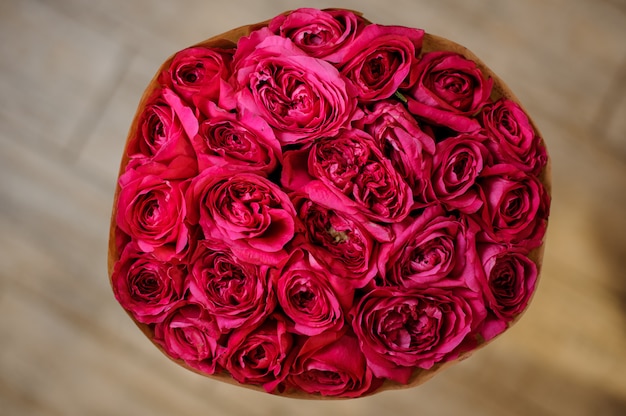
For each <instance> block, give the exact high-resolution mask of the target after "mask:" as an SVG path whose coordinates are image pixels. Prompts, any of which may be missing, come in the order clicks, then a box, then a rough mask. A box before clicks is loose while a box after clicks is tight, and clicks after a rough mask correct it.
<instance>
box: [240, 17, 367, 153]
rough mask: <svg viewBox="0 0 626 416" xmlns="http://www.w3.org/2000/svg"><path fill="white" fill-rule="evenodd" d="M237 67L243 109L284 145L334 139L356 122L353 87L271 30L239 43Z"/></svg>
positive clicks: (326, 66) (324, 64)
mask: <svg viewBox="0 0 626 416" xmlns="http://www.w3.org/2000/svg"><path fill="white" fill-rule="evenodd" d="M235 67H236V74H235V75H236V83H237V86H238V89H239V91H238V92H237V97H236V98H237V101H238V104H239V106H240V107H241V108H244V109H246V110H249V111H251V112H253V113H255V114H258V115H259V116H261V117H262V118H263V119H265V120H266V121H267V122H268V124H269V125H270V126H272V128H273V129H274V132H275V133H276V137H278V140H280V142H281V144H283V145H288V144H292V143H305V142H310V141H311V140H314V139H316V138H318V137H321V136H323V135H324V136H325V135H334V134H336V133H337V132H338V131H339V130H340V129H341V128H343V127H344V126H345V125H346V124H347V123H348V121H349V120H350V119H352V115H353V113H354V111H355V108H356V99H355V98H354V92H353V86H352V85H351V84H350V83H349V82H346V80H345V79H344V78H343V77H342V76H341V75H340V74H339V72H338V71H337V69H336V68H335V67H334V66H332V65H331V64H330V63H328V62H325V61H322V60H320V59H316V58H312V57H310V56H308V55H306V54H305V53H304V52H302V51H301V50H299V49H298V48H297V47H296V46H295V45H294V44H293V43H292V42H291V41H290V40H289V39H285V38H282V37H280V36H275V35H272V34H271V32H270V31H269V30H268V29H267V28H264V29H261V30H259V31H256V32H253V33H252V34H251V35H250V37H247V38H246V37H244V38H241V39H240V40H239V45H238V49H237V53H236V54H235Z"/></svg>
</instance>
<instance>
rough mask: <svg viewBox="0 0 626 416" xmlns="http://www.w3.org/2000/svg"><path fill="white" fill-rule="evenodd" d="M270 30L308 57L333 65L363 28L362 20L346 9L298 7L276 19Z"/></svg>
mask: <svg viewBox="0 0 626 416" xmlns="http://www.w3.org/2000/svg"><path fill="white" fill-rule="evenodd" d="M268 27H269V29H270V30H271V31H272V32H273V33H275V34H277V35H280V36H282V37H285V38H288V39H291V41H292V42H293V43H294V44H295V45H296V46H297V47H298V48H300V49H301V50H303V51H304V52H306V53H307V55H309V56H312V57H313V58H319V59H324V60H325V61H329V62H332V63H337V62H339V53H340V52H341V51H342V49H343V48H345V47H346V46H347V45H350V44H351V43H352V42H353V41H354V38H355V37H356V35H357V34H359V33H360V32H361V30H363V27H365V24H364V20H363V18H362V17H360V16H357V15H356V14H354V13H352V12H351V11H348V10H340V9H336V10H333V9H329V10H318V9H311V8H301V9H298V10H294V11H293V12H291V13H289V14H288V15H279V16H276V17H275V18H274V19H272V21H271V22H270V23H269V25H268Z"/></svg>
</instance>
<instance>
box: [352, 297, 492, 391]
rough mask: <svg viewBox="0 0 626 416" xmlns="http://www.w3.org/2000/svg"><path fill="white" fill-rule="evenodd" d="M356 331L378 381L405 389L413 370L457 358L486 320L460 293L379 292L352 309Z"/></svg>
mask: <svg viewBox="0 0 626 416" xmlns="http://www.w3.org/2000/svg"><path fill="white" fill-rule="evenodd" d="M353 314H354V320H353V321H352V326H353V328H354V332H355V333H356V335H357V337H358V338H359V342H360V344H361V349H362V351H363V353H364V354H365V358H366V359H367V363H368V365H369V367H370V368H371V369H372V372H373V373H374V375H375V376H377V377H386V378H389V379H391V380H394V381H397V382H399V383H403V384H406V383H407V382H408V381H409V378H410V376H411V373H412V371H413V369H414V368H415V367H420V368H424V369H429V368H431V367H432V366H433V365H434V364H435V363H439V362H445V361H449V360H452V359H455V358H457V357H458V354H459V348H461V347H462V345H463V343H464V341H465V340H466V338H468V337H469V336H470V335H471V334H472V333H473V331H474V329H475V328H476V326H478V324H480V323H481V322H482V321H483V319H484V317H485V314H486V313H485V309H484V305H483V303H482V300H480V299H479V298H478V297H477V296H476V294H475V293H474V292H470V291H468V290H464V289H462V288H456V289H450V288H436V287H429V288H423V289H404V288H403V289H396V288H379V289H375V290H373V291H371V292H369V293H367V294H366V295H365V296H364V297H363V298H362V299H361V301H360V302H359V304H358V305H357V306H356V307H355V308H354V310H353Z"/></svg>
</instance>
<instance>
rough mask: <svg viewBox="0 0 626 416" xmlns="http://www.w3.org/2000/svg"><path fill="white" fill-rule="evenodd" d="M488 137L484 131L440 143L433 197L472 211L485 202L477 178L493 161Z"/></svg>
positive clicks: (437, 153) (435, 162) (468, 211)
mask: <svg viewBox="0 0 626 416" xmlns="http://www.w3.org/2000/svg"><path fill="white" fill-rule="evenodd" d="M486 140H487V137H485V136H484V135H483V134H482V133H479V132H474V133H469V134H461V135H459V136H456V137H450V138H448V139H446V140H443V141H441V142H439V143H437V152H436V153H435V160H434V167H433V176H432V185H431V186H432V192H433V193H434V195H433V197H434V199H435V200H437V201H439V202H441V203H443V204H444V205H445V206H446V207H447V208H448V209H450V210H454V209H458V210H460V211H461V212H465V213H469V214H471V213H474V212H476V211H478V210H479V209H480V207H481V206H482V201H481V199H480V196H479V194H478V187H477V184H476V180H477V178H478V177H479V175H480V174H481V173H482V171H483V169H484V168H485V167H487V166H489V165H491V164H493V161H492V160H493V157H492V155H491V153H490V152H489V150H488V149H487V147H486V146H485V144H484V142H485V141H486Z"/></svg>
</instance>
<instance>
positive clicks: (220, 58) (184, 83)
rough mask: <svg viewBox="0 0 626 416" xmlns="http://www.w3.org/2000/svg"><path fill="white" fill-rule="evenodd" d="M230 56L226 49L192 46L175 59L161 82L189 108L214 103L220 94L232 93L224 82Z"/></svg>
mask: <svg viewBox="0 0 626 416" xmlns="http://www.w3.org/2000/svg"><path fill="white" fill-rule="evenodd" d="M224 46H228V45H224ZM233 53H234V51H233V49H229V48H224V49H222V48H208V47H203V46H194V47H191V48H187V49H183V50H182V51H179V52H178V53H176V55H174V57H173V59H172V62H171V64H170V67H169V68H168V70H167V71H165V73H163V74H161V77H160V81H161V83H163V84H165V85H171V88H172V89H173V90H174V91H175V92H176V93H177V94H178V95H180V96H181V97H182V98H183V99H184V100H185V101H186V102H187V103H189V104H192V103H193V104H195V105H197V103H198V102H200V101H203V100H209V101H213V102H217V101H218V100H219V98H220V94H221V95H228V94H231V93H232V92H231V87H230V86H229V85H228V83H227V82H226V80H228V78H229V77H230V75H231V63H232V56H233Z"/></svg>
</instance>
